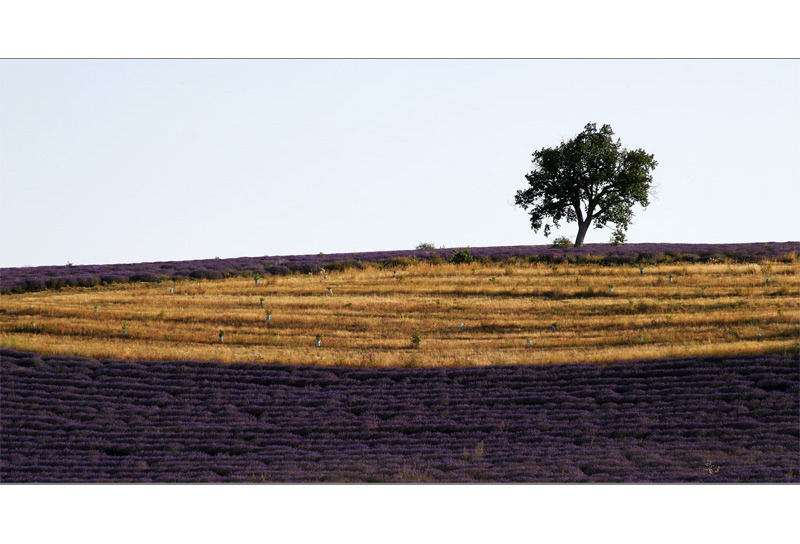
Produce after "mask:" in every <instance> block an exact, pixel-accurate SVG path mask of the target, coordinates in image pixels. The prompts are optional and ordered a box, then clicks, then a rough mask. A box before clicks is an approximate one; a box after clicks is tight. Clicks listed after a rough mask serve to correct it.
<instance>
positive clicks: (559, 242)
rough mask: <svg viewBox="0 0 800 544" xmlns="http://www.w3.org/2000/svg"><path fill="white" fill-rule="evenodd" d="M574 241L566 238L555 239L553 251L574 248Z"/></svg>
mask: <svg viewBox="0 0 800 544" xmlns="http://www.w3.org/2000/svg"><path fill="white" fill-rule="evenodd" d="M573 245H574V244H573V243H572V241H571V240H570V239H569V238H567V237H566V236H558V237H557V238H554V239H553V245H552V247H553V249H567V248H570V247H573Z"/></svg>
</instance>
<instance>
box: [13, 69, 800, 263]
mask: <svg viewBox="0 0 800 544" xmlns="http://www.w3.org/2000/svg"><path fill="white" fill-rule="evenodd" d="M798 89H800V62H798V61H797V60H0V266H1V267H9V266H26V265H32V266H37V265H51V264H65V263H67V261H69V262H73V263H75V264H102V263H129V262H144V261H167V260H187V259H201V258H210V257H215V256H219V257H222V258H226V257H246V256H247V257H249V256H260V255H265V254H269V255H281V254H304V253H319V252H324V253H336V252H350V251H380V250H395V249H413V248H414V246H416V245H417V244H418V243H419V242H431V243H434V244H436V245H437V246H447V247H456V246H473V247H477V246H500V245H530V244H546V243H548V242H549V240H548V239H546V238H545V237H544V236H543V234H542V233H541V231H540V232H539V233H534V232H533V231H532V230H530V226H529V223H528V216H527V214H526V213H525V212H524V211H523V210H521V209H520V208H516V207H514V206H513V198H514V194H515V193H516V191H517V190H520V189H524V188H525V187H526V181H525V178H524V175H525V173H527V172H528V171H529V170H530V167H531V164H530V159H531V153H533V151H534V150H536V149H539V148H541V147H551V146H555V145H557V144H559V143H560V142H561V140H562V139H569V138H571V137H573V136H574V135H576V134H577V133H578V132H580V131H581V130H582V128H583V126H584V125H585V124H586V123H588V122H596V123H597V124H598V126H599V125H602V124H604V123H608V124H610V125H611V126H612V127H613V129H614V131H615V133H616V135H617V136H618V137H619V138H620V139H621V140H622V144H623V146H624V147H627V148H629V149H634V148H640V147H641V148H644V149H645V150H646V151H647V152H648V153H652V154H654V155H655V158H656V160H657V161H658V162H659V165H658V167H657V168H656V170H655V171H654V173H653V178H654V183H655V185H656V187H657V196H656V198H655V199H653V201H652V203H651V205H650V206H649V207H648V208H647V209H646V210H642V209H641V208H638V207H637V208H635V217H634V223H633V224H632V225H631V227H630V228H629V230H628V241H629V242H697V243H726V242H765V241H787V240H798V239H800V221H799V220H798V213H797V208H798V202H800V175H799V174H800V167H799V166H798V161H800V128H799V127H800V105H799V104H800V101H798V100H797V92H798ZM576 232H577V226H576V225H575V224H563V225H562V228H561V229H560V230H558V231H556V232H555V233H554V234H552V235H551V238H550V240H552V238H553V237H554V236H558V235H565V236H567V237H569V238H571V239H573V238H574V237H575V233H576ZM610 234H611V233H610V231H609V230H596V229H591V230H590V231H589V233H588V234H587V237H586V242H587V243H606V242H608V240H609V237H610Z"/></svg>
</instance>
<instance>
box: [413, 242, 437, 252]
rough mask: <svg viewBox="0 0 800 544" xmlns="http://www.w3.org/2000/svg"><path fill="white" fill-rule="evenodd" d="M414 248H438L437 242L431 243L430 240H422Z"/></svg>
mask: <svg viewBox="0 0 800 544" xmlns="http://www.w3.org/2000/svg"><path fill="white" fill-rule="evenodd" d="M414 249H416V250H417V251H427V250H431V249H436V245H435V244H431V243H429V242H420V243H419V244H417V247H416V248H414Z"/></svg>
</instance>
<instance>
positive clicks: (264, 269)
mask: <svg viewBox="0 0 800 544" xmlns="http://www.w3.org/2000/svg"><path fill="white" fill-rule="evenodd" d="M459 249H463V248H459ZM469 251H470V253H471V254H472V255H473V256H474V257H475V258H476V259H481V260H488V261H496V262H499V261H506V260H508V259H511V258H515V259H522V260H530V261H545V262H551V261H562V260H564V259H566V260H569V261H571V262H604V263H607V264H625V263H647V262H673V261H687V262H702V261H711V260H717V261H724V260H734V261H758V260H762V259H778V258H783V257H788V256H790V255H792V254H795V255H796V254H797V253H800V242H780V243H779V242H769V243H751V244H625V245H621V246H612V245H608V244H587V245H585V246H583V247H581V248H570V249H554V248H552V247H550V246H506V247H479V248H470V249H469ZM453 252H454V250H453V249H436V250H413V251H380V252H369V253H337V254H331V255H323V254H319V255H290V256H282V257H281V256H279V257H270V256H265V257H242V258H238V259H206V260H198V261H174V262H160V263H137V264H109V265H84V266H37V267H23V268H3V269H0V291H2V292H6V293H12V292H14V293H20V292H26V291H42V290H44V289H57V288H60V287H75V286H80V287H92V286H95V285H99V284H101V283H126V282H130V281H133V282H137V281H144V282H156V281H162V280H181V279H190V278H195V279H220V278H224V277H230V276H252V275H255V274H261V275H286V274H290V273H292V272H300V273H307V272H316V271H319V270H320V269H321V268H322V267H327V268H337V267H339V268H345V267H352V266H360V265H361V264H363V263H385V264H387V265H402V264H403V263H407V262H409V260H410V259H418V260H428V261H430V260H434V261H436V260H441V261H445V260H451V259H452V257H453Z"/></svg>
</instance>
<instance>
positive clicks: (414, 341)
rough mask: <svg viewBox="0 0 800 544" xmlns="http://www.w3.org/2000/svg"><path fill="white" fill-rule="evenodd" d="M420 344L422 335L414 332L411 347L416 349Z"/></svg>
mask: <svg viewBox="0 0 800 544" xmlns="http://www.w3.org/2000/svg"><path fill="white" fill-rule="evenodd" d="M420 344H422V334H420V333H419V332H415V333H414V334H412V335H411V347H413V348H418V347H419V346H420Z"/></svg>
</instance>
